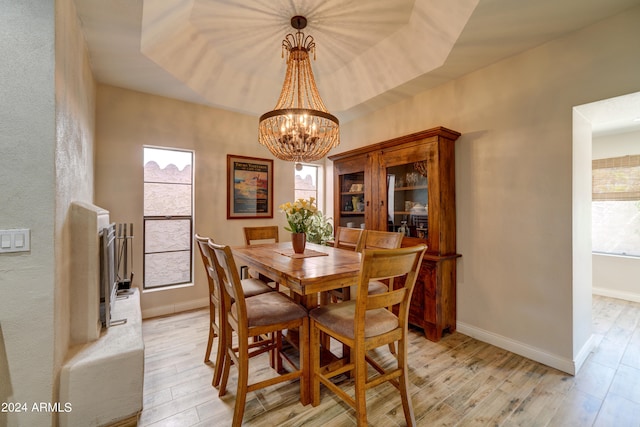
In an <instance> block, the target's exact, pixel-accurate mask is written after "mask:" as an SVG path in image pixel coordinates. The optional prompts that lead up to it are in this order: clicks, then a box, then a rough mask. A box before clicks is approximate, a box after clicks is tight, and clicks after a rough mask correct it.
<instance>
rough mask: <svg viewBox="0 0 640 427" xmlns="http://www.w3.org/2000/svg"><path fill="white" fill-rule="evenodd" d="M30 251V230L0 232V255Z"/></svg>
mask: <svg viewBox="0 0 640 427" xmlns="http://www.w3.org/2000/svg"><path fill="white" fill-rule="evenodd" d="M30 250H31V238H30V230H29V229H28V228H22V229H17V230H0V253H7V252H29V251H30Z"/></svg>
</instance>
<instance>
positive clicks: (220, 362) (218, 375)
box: [211, 325, 227, 387]
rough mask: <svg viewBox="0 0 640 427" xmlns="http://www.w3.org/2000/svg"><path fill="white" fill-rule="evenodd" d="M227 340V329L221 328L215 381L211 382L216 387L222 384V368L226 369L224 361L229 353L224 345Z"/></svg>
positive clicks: (214, 375) (214, 373)
mask: <svg viewBox="0 0 640 427" xmlns="http://www.w3.org/2000/svg"><path fill="white" fill-rule="evenodd" d="M221 326H222V325H221ZM225 340H226V338H225V331H223V330H222V329H221V330H220V334H219V335H218V353H217V354H216V366H215V367H214V369H213V381H212V382H211V384H212V385H213V386H214V387H218V386H219V385H220V380H221V378H222V370H223V369H224V361H225V359H226V357H225V356H226V354H227V350H226V348H225V346H224V343H225Z"/></svg>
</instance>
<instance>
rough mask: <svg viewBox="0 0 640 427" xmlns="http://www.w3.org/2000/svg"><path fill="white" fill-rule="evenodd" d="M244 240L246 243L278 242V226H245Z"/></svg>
mask: <svg viewBox="0 0 640 427" xmlns="http://www.w3.org/2000/svg"><path fill="white" fill-rule="evenodd" d="M244 241H245V244H246V245H255V244H259V243H278V226H277V225H268V226H264V227H244Z"/></svg>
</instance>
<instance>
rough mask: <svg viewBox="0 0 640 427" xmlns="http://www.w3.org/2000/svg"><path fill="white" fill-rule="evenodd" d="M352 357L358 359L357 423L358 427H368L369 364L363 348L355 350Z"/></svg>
mask: <svg viewBox="0 0 640 427" xmlns="http://www.w3.org/2000/svg"><path fill="white" fill-rule="evenodd" d="M351 355H352V357H355V358H356V361H355V367H354V375H355V383H356V384H355V404H356V406H355V410H356V421H357V423H358V427H366V426H367V425H368V424H367V389H366V382H367V362H366V361H365V352H364V349H362V348H355V349H353V351H352V352H351Z"/></svg>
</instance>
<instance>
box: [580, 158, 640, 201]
mask: <svg viewBox="0 0 640 427" xmlns="http://www.w3.org/2000/svg"><path fill="white" fill-rule="evenodd" d="M592 180H593V187H592V192H593V200H618V201H628V200H640V155H633V156H623V157H612V158H608V159H597V160H593V162H592Z"/></svg>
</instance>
